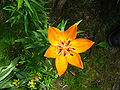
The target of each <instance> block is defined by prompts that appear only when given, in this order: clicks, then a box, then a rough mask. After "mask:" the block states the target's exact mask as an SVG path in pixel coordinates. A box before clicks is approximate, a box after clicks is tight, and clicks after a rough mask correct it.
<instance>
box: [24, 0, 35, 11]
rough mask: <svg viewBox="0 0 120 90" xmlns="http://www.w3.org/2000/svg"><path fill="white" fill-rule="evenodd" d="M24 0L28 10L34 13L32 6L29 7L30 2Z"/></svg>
mask: <svg viewBox="0 0 120 90" xmlns="http://www.w3.org/2000/svg"><path fill="white" fill-rule="evenodd" d="M24 1H25V4H26V5H27V7H28V8H29V9H30V11H31V12H32V13H34V11H33V9H32V7H31V5H30V3H29V2H28V0H24Z"/></svg>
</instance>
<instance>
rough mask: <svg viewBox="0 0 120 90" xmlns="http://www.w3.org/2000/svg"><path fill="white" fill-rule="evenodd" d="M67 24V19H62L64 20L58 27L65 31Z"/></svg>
mask: <svg viewBox="0 0 120 90" xmlns="http://www.w3.org/2000/svg"><path fill="white" fill-rule="evenodd" d="M66 24H67V20H66V21H64V20H62V22H61V23H60V24H59V25H58V26H57V28H59V29H61V31H62V32H64V30H65V26H66Z"/></svg>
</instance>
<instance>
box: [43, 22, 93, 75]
mask: <svg viewBox="0 0 120 90" xmlns="http://www.w3.org/2000/svg"><path fill="white" fill-rule="evenodd" d="M76 36H77V25H76V24H74V25H72V26H71V27H70V28H68V29H67V30H66V31H65V32H61V31H60V30H59V29H57V28H55V27H49V29H48V40H49V42H50V43H51V45H50V47H49V48H48V49H47V51H46V53H45V55H44V56H45V57H48V58H56V60H55V64H56V69H57V72H58V75H62V74H63V73H64V72H65V71H66V69H67V66H68V63H69V64H71V65H74V66H76V67H78V68H83V63H82V60H81V57H80V55H79V54H78V53H82V52H84V51H86V50H88V49H89V48H90V47H91V46H92V45H93V44H94V42H93V41H91V40H88V39H84V38H79V39H75V38H76Z"/></svg>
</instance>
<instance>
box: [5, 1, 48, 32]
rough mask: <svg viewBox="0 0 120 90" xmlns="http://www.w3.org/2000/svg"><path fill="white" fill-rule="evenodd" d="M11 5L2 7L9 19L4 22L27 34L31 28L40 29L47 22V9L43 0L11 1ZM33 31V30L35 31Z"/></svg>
mask: <svg viewBox="0 0 120 90" xmlns="http://www.w3.org/2000/svg"><path fill="white" fill-rule="evenodd" d="M10 3H11V4H10V5H8V6H6V7H4V8H3V9H4V10H8V11H9V13H10V18H9V19H8V20H7V21H6V22H11V26H13V25H14V24H15V25H16V24H17V26H19V27H20V29H24V30H25V32H27V31H28V30H29V29H31V28H35V29H41V28H42V26H44V25H45V24H48V22H47V18H48V17H47V16H46V15H47V11H46V10H47V8H45V7H44V5H45V4H46V3H47V2H46V1H44V0H12V1H11V2H10ZM35 29H34V30H35Z"/></svg>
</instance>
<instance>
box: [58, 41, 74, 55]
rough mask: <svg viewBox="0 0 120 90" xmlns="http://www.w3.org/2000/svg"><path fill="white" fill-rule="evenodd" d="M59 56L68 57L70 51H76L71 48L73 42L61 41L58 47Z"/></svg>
mask: <svg viewBox="0 0 120 90" xmlns="http://www.w3.org/2000/svg"><path fill="white" fill-rule="evenodd" d="M57 48H58V54H60V55H63V56H66V55H67V54H68V53H69V52H70V51H72V50H75V49H74V48H72V47H71V41H61V42H60V44H59V45H58V47H57Z"/></svg>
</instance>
